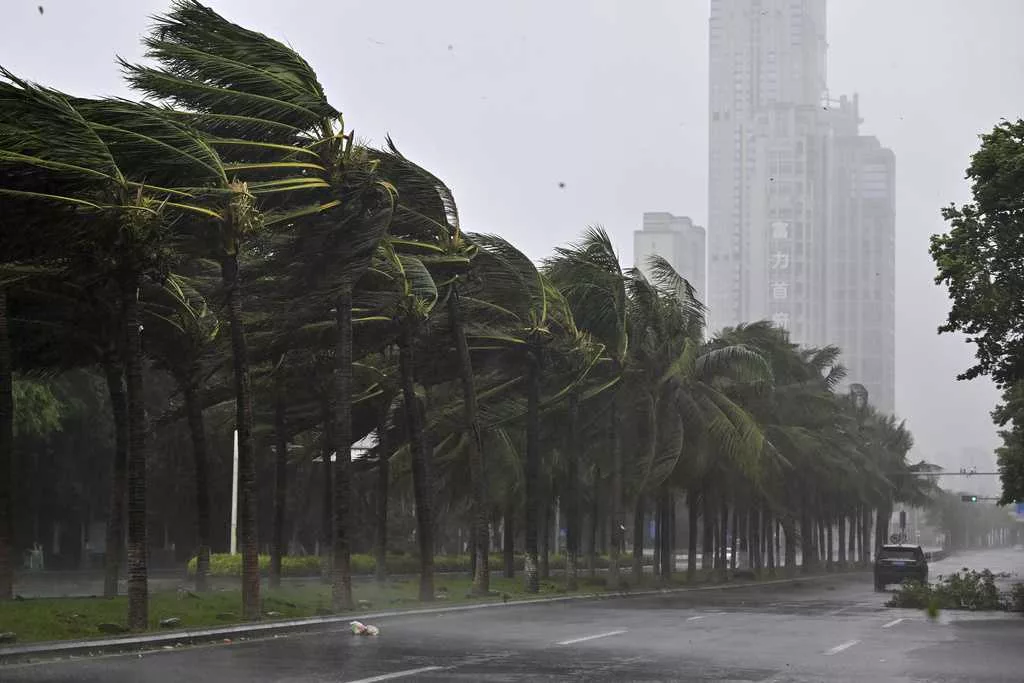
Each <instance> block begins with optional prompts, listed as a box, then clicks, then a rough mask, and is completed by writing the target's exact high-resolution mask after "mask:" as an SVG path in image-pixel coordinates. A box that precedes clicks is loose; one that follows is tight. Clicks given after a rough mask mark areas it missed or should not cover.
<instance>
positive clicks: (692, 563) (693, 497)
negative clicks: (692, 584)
mask: <svg viewBox="0 0 1024 683" xmlns="http://www.w3.org/2000/svg"><path fill="white" fill-rule="evenodd" d="M698 501H699V498H698V497H697V493H696V492H695V491H694V490H693V489H690V490H689V491H687V493H686V505H687V506H688V507H689V512H690V514H689V519H687V524H688V525H689V529H688V531H689V534H688V537H687V539H686V580H687V581H693V580H694V579H695V578H696V577H697V521H698V520H697V517H698V516H699V515H700V506H699V505H698Z"/></svg>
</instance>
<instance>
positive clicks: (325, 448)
mask: <svg viewBox="0 0 1024 683" xmlns="http://www.w3.org/2000/svg"><path fill="white" fill-rule="evenodd" d="M331 400H332V397H331V394H330V393H327V394H326V395H325V396H323V397H321V406H320V409H321V411H322V415H321V422H322V423H323V425H322V428H323V440H322V443H321V448H320V450H321V453H320V458H321V462H322V465H321V466H322V467H323V470H324V471H323V475H322V478H321V480H320V484H321V487H322V489H321V495H320V501H321V503H320V505H321V507H320V581H321V582H322V583H326V584H329V583H331V581H332V580H333V576H334V572H333V571H332V570H331V567H332V565H333V563H334V553H333V552H332V550H331V548H332V546H333V543H334V464H333V463H332V462H331V455H333V453H334V450H333V449H334V417H333V416H334V411H333V410H332V409H331Z"/></svg>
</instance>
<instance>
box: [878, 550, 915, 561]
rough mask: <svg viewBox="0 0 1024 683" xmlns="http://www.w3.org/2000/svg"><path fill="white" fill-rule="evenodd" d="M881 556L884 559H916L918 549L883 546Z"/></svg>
mask: <svg viewBox="0 0 1024 683" xmlns="http://www.w3.org/2000/svg"><path fill="white" fill-rule="evenodd" d="M880 557H881V559H883V560H916V559H917V551H915V550H914V549H913V548H882V553H881V555H880Z"/></svg>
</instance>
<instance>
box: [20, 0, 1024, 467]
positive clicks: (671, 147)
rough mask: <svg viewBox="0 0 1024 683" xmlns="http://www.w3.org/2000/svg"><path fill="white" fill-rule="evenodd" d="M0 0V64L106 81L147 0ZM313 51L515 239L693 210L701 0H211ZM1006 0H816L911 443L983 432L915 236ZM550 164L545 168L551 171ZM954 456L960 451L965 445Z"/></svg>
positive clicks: (701, 97)
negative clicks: (880, 181) (877, 227)
mask: <svg viewBox="0 0 1024 683" xmlns="http://www.w3.org/2000/svg"><path fill="white" fill-rule="evenodd" d="M41 4H42V7H43V9H44V13H43V14H40V13H39V11H38V9H37V7H38V6H39V5H40V2H39V1H38V0H32V1H31V2H29V1H23V0H0V64H3V65H4V66H5V67H7V68H8V69H11V70H12V71H14V72H15V73H17V74H19V75H21V76H24V77H26V78H29V79H31V80H36V81H41V82H44V83H47V84H50V85H53V86H55V87H58V88H61V89H63V90H67V91H70V92H73V93H75V94H82V95H97V94H109V95H125V94H128V93H127V92H126V90H125V88H124V86H123V85H122V83H121V80H120V75H119V73H118V71H117V69H116V68H115V66H114V62H113V57H114V55H115V54H120V55H122V56H124V57H126V58H129V59H137V58H138V57H139V54H140V49H139V43H138V38H139V36H140V34H141V33H142V32H143V31H144V30H145V28H146V26H147V24H148V17H149V16H150V15H152V14H154V13H157V12H160V11H162V10H164V9H165V8H166V6H167V5H168V3H167V2H163V1H154V0H42V3H41ZM209 4H210V5H211V6H213V7H214V8H216V9H217V10H218V11H220V12H221V13H223V14H224V15H226V16H227V17H229V18H230V19H232V20H235V21H239V22H241V23H243V24H246V25H248V26H249V27H251V28H255V29H258V30H260V31H263V32H265V33H268V34H270V35H273V36H274V37H277V38H279V39H283V40H285V41H287V42H288V43H290V44H291V45H292V46H293V47H295V48H296V49H297V50H299V51H300V52H301V53H302V54H303V55H305V57H306V58H307V59H308V60H309V61H310V62H311V63H312V64H313V66H314V68H316V70H317V71H318V73H319V74H320V78H321V80H322V82H323V83H324V85H325V86H326V88H327V90H328V94H329V96H330V98H331V100H332V102H333V103H334V104H335V105H336V106H338V107H339V108H340V109H342V110H343V111H344V112H345V115H346V121H347V123H348V125H349V126H350V127H353V128H354V129H355V130H356V132H357V134H358V135H360V136H362V137H364V138H367V139H369V140H371V141H376V142H381V141H383V139H384V136H385V134H390V135H391V136H392V137H393V138H394V139H395V141H396V143H397V144H398V146H399V148H400V149H401V150H402V151H403V152H404V153H405V154H407V155H409V156H411V157H413V158H415V159H416V160H418V161H419V162H420V163H422V164H424V165H425V166H427V167H429V168H431V169H432V170H434V171H435V172H436V173H437V174H438V175H440V176H441V177H443V178H445V179H446V180H447V181H448V183H449V184H450V185H451V186H452V188H453V189H454V191H455V193H456V198H457V200H458V204H459V208H460V212H461V215H462V219H463V224H464V227H465V228H466V229H468V230H473V231H478V232H496V233H500V234H502V235H504V236H506V237H508V238H510V239H512V240H513V241H514V242H515V243H516V244H517V245H518V246H519V247H520V248H522V249H523V250H524V251H526V252H527V253H528V254H529V255H530V256H532V257H535V258H541V257H543V256H545V255H546V254H547V253H548V252H549V251H550V249H551V248H552V247H553V246H554V245H556V244H558V243H562V242H566V241H569V240H571V239H573V238H574V237H575V236H576V235H577V234H578V233H579V232H580V230H581V229H582V228H583V227H584V226H586V225H587V224H591V223H601V224H603V225H605V226H606V227H607V228H608V229H609V231H610V232H611V233H612V235H613V236H614V237H615V238H616V240H617V242H618V244H619V249H620V253H621V256H622V259H623V261H624V262H626V263H632V258H633V255H632V231H633V230H635V229H637V228H638V227H639V223H640V217H641V214H642V213H643V212H644V211H671V212H673V213H676V214H685V215H690V216H692V217H693V218H694V219H696V220H697V221H699V222H701V223H702V224H703V223H705V219H706V215H707V90H708V86H707V64H708V56H707V19H708V3H707V1H706V0H621V1H615V0H557V1H552V0H506V1H505V2H485V1H481V0H391V1H390V2H382V1H380V0H377V1H374V0H331V1H328V0H305V1H303V2H294V1H288V0H211V1H210V2H209ZM1022 19H1024V3H1022V2H1020V0H974V1H973V2H967V1H966V0H831V2H830V3H829V42H830V51H829V85H830V90H831V92H832V95H833V96H838V95H839V94H842V93H852V92H857V93H859V94H860V95H861V99H860V104H861V112H862V115H863V117H864V119H865V123H864V131H865V132H866V133H869V134H874V135H877V136H878V137H879V138H880V139H881V140H882V142H883V144H885V145H887V146H889V147H891V148H892V149H893V150H894V151H895V153H896V163H897V169H898V172H897V246H896V248H897V257H896V267H897V271H898V272H897V276H896V282H897V308H896V310H897V317H898V320H897V365H896V368H897V369H896V372H897V386H896V401H897V409H898V411H899V413H900V415H901V416H903V417H906V418H907V420H908V423H909V425H910V427H911V429H912V430H913V432H914V434H915V437H916V439H917V443H918V447H917V455H918V456H920V457H924V458H927V459H930V460H933V461H937V462H941V463H944V464H948V465H954V464H955V463H956V462H957V461H958V460H959V459H960V458H961V457H962V456H963V454H964V452H965V451H968V450H973V451H974V452H975V453H977V455H975V456H973V458H974V463H973V464H977V465H979V466H985V467H987V466H989V465H990V464H991V463H990V462H989V460H988V455H987V454H988V453H989V452H990V451H991V449H992V447H993V446H994V445H995V444H996V443H997V439H996V436H995V431H994V428H993V427H992V424H991V422H990V419H989V411H990V410H991V409H992V407H993V405H994V404H995V402H996V401H997V399H998V395H997V393H996V392H995V390H994V389H993V387H992V386H991V384H990V383H988V382H987V381H982V380H976V381H974V382H970V383H967V382H957V381H956V380H955V375H956V374H957V372H959V371H961V370H963V369H964V368H965V367H967V366H968V365H969V364H970V361H971V355H972V350H971V347H969V346H967V345H965V344H964V342H963V341H962V340H961V339H957V338H953V337H950V336H948V335H944V336H943V337H939V336H937V335H936V333H935V328H936V327H937V326H938V325H939V324H940V323H941V322H942V321H943V319H944V316H945V313H946V311H947V309H948V302H947V299H946V296H945V292H944V291H943V290H941V289H940V288H938V287H936V286H935V285H933V284H932V277H933V272H934V268H933V265H932V262H931V259H930V258H929V256H928V253H927V247H928V236H929V235H930V234H932V233H933V232H936V231H941V230H942V229H943V224H942V222H941V219H940V216H939V209H940V207H941V206H943V205H944V204H947V203H949V202H950V201H963V200H965V199H967V197H968V188H967V186H966V183H965V182H964V180H963V171H964V168H965V167H966V165H967V163H968V156H969V155H970V153H971V152H972V151H974V150H975V149H976V147H977V143H978V141H977V135H978V134H979V133H981V132H982V131H984V130H986V129H989V128H991V127H992V125H994V124H995V123H996V122H997V121H998V120H999V119H1000V118H1003V117H1007V118H1017V117H1019V116H1021V115H1024V88H1021V86H1020V67H1021V65H1022V63H1024V42H1022V41H1020V40H1019V29H1020V26H1021V25H1022ZM559 183H565V187H564V188H560V187H559ZM967 464H970V463H967Z"/></svg>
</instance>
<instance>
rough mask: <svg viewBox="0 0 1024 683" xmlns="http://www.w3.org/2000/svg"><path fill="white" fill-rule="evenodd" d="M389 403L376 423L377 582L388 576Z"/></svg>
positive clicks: (386, 403)
mask: <svg viewBox="0 0 1024 683" xmlns="http://www.w3.org/2000/svg"><path fill="white" fill-rule="evenodd" d="M389 403H390V402H385V405H384V408H383V409H382V410H381V415H380V419H379V421H378V423H377V451H378V454H379V455H378V459H377V501H376V502H377V543H376V547H375V548H374V550H375V551H376V563H375V564H376V568H375V569H376V576H377V581H378V582H383V581H385V580H386V579H387V576H388V488H389V486H390V484H391V481H390V478H391V472H390V469H391V468H390V465H389V464H388V457H389V456H390V455H391V448H390V444H389V443H388V438H387V434H388V424H387V422H388V420H387V416H388V407H389Z"/></svg>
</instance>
